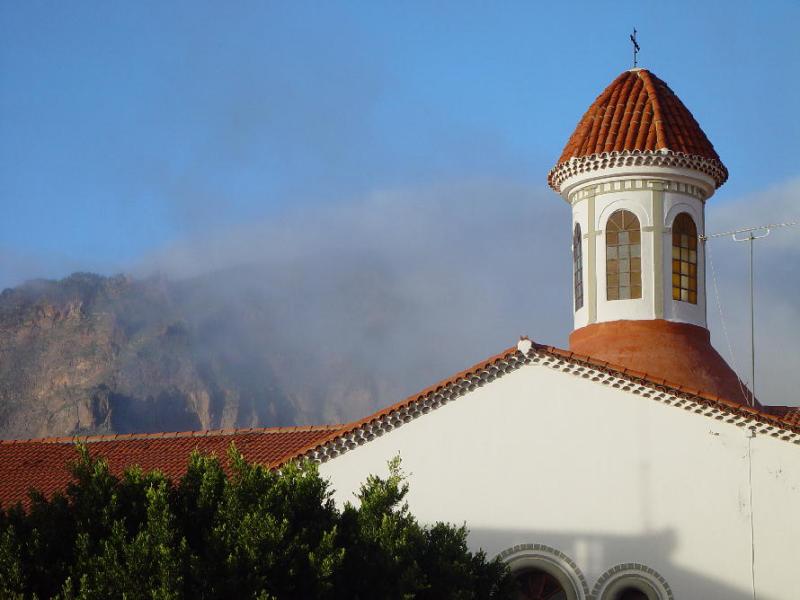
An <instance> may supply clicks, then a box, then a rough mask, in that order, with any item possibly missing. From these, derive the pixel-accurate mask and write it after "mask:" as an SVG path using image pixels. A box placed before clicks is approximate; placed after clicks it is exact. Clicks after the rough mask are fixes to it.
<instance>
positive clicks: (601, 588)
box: [591, 563, 675, 600]
mask: <svg viewBox="0 0 800 600" xmlns="http://www.w3.org/2000/svg"><path fill="white" fill-rule="evenodd" d="M636 579H644V580H645V581H647V582H648V583H649V584H650V586H651V587H653V588H654V589H655V590H656V591H657V592H658V594H659V596H661V598H659V600H675V598H674V596H673V595H672V588H670V587H669V584H668V583H667V581H666V580H665V579H664V578H663V577H662V576H661V575H660V574H659V573H658V572H657V571H655V570H654V569H651V568H650V567H648V566H647V565H642V564H639V563H623V564H619V565H617V566H615V567H612V568H610V569H609V570H608V571H606V572H605V573H603V574H602V575H601V576H600V579H598V580H597V583H595V584H594V589H592V595H591V597H592V598H593V599H594V600H609V598H607V597H606V594H605V592H606V590H607V589H608V588H609V586H611V585H612V584H614V583H617V582H620V581H624V580H630V581H631V583H634V582H635V580H636Z"/></svg>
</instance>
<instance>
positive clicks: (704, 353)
mask: <svg viewBox="0 0 800 600" xmlns="http://www.w3.org/2000/svg"><path fill="white" fill-rule="evenodd" d="M569 348H570V350H571V351H572V352H575V353H577V354H585V355H587V356H590V357H592V358H594V359H597V360H603V361H606V362H608V363H611V364H613V365H617V366H621V367H625V368H628V369H634V370H636V371H642V372H644V373H647V375H649V376H650V377H656V378H659V379H664V380H666V383H668V384H672V385H676V384H677V385H680V386H683V387H686V388H691V389H692V390H696V391H701V392H706V393H708V394H713V395H716V396H719V397H721V398H725V399H726V400H730V401H732V402H737V403H739V404H747V403H748V400H749V399H750V398H751V393H750V390H748V389H747V387H746V386H745V385H744V384H743V383H741V382H740V380H739V377H738V376H737V375H736V373H735V372H734V370H733V369H731V367H730V366H728V363H726V362H725V360H724V359H723V358H722V357H721V356H720V355H719V353H718V352H717V351H716V350H715V349H714V347H713V346H712V345H711V334H710V333H709V331H708V329H705V328H703V327H698V326H697V325H690V324H688V323H676V322H673V321H666V320H663V319H655V320H642V321H628V320H625V321H609V322H606V323H594V324H592V325H587V326H586V327H581V328H580V329H576V330H575V331H573V332H572V334H570V336H569ZM756 406H759V403H758V401H756Z"/></svg>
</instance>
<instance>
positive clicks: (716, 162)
mask: <svg viewBox="0 0 800 600" xmlns="http://www.w3.org/2000/svg"><path fill="white" fill-rule="evenodd" d="M727 177H728V171H727V169H726V168H725V166H724V165H723V164H722V161H721V160H720V158H719V155H718V154H717V152H716V151H715V150H714V146H713V145H712V144H711V142H710V141H709V140H708V138H707V137H706V135H705V133H704V132H703V131H702V129H701V128H700V125H699V124H698V123H697V121H696V120H695V119H694V117H693V116H692V114H691V113H690V112H689V110H688V109H687V108H686V106H685V105H684V104H683V102H681V100H680V99H679V98H678V97H677V96H676V95H675V93H674V92H673V91H672V90H671V89H670V88H669V86H668V85H667V84H666V83H664V82H663V81H662V80H661V79H659V78H658V77H656V75H654V74H653V73H651V72H650V71H648V70H646V69H640V68H634V69H631V70H629V71H625V72H624V73H622V74H621V75H619V76H618V77H617V78H616V79H615V80H614V81H613V82H611V84H610V85H609V86H608V87H607V88H606V89H605V90H603V92H602V93H601V94H600V95H599V96H598V97H597V99H596V100H595V101H594V102H593V103H592V105H591V106H590V107H589V109H588V110H587V111H586V113H585V114H584V115H583V118H582V119H581V120H580V122H579V123H578V126H577V128H576V129H575V132H574V133H573V134H572V136H571V137H570V139H569V141H568V142H567V145H566V147H565V148H564V151H563V153H562V154H561V157H560V158H559V160H558V163H557V164H556V166H555V167H554V168H553V169H552V170H551V171H550V173H549V175H548V183H549V184H550V187H551V188H553V189H554V190H555V191H556V192H558V193H559V194H560V195H561V197H562V198H563V199H564V200H565V201H566V202H567V203H568V204H569V205H570V207H571V209H572V250H573V252H572V254H573V265H572V266H573V306H572V308H573V315H574V329H573V332H572V334H571V335H570V349H571V350H572V351H574V352H577V353H579V354H586V355H588V356H591V357H593V358H596V359H600V360H605V361H607V362H610V363H614V364H617V365H619V366H623V367H626V368H631V369H635V370H638V371H642V372H645V373H647V374H649V375H651V376H657V377H659V378H663V379H666V380H667V381H669V382H671V383H674V384H679V385H682V386H685V387H691V388H692V389H695V390H699V391H707V392H712V393H714V394H716V395H719V396H721V397H725V398H727V399H729V400H733V401H735V402H748V401H750V399H749V398H748V394H747V391H746V389H745V388H743V386H742V385H741V383H740V381H739V379H738V377H737V376H736V374H735V373H734V372H733V370H732V369H731V368H730V367H729V366H728V365H727V363H725V361H724V360H723V359H722V357H721V356H720V355H719V354H718V353H717V352H716V350H714V348H713V347H712V346H711V343H710V334H709V332H708V329H707V323H706V273H705V252H704V247H703V243H702V241H701V236H702V235H703V233H704V232H705V203H706V201H708V200H709V199H710V198H711V196H712V195H713V194H714V192H715V190H716V189H717V188H718V187H719V186H721V185H722V184H723V183H725V181H726V179H727Z"/></svg>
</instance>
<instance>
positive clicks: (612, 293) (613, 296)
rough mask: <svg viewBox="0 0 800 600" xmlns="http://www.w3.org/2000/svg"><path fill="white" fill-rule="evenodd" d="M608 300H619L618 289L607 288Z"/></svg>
mask: <svg viewBox="0 0 800 600" xmlns="http://www.w3.org/2000/svg"><path fill="white" fill-rule="evenodd" d="M608 299H609V300H619V289H618V288H615V287H610V288H608Z"/></svg>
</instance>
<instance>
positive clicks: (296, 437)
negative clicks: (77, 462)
mask: <svg viewBox="0 0 800 600" xmlns="http://www.w3.org/2000/svg"><path fill="white" fill-rule="evenodd" d="M533 349H534V351H535V352H536V353H537V354H539V355H540V356H552V357H553V358H557V359H560V360H564V361H567V362H569V363H572V364H573V365H577V366H587V367H590V368H592V369H596V370H598V371H603V372H606V373H608V374H609V375H611V376H614V377H619V378H622V379H629V380H630V381H632V382H633V383H637V384H641V385H645V386H650V387H652V388H656V389H660V390H663V391H665V392H667V393H671V394H676V395H680V396H682V397H685V398H687V399H688V400H690V401H693V402H697V403H698V404H703V405H708V406H713V407H715V408H718V409H720V410H723V411H725V412H727V413H730V414H732V415H738V416H743V417H746V418H749V419H752V420H754V421H757V422H761V423H767V424H770V425H774V426H776V427H779V428H782V429H786V430H788V431H792V432H794V433H800V407H785V406H771V407H770V406H759V407H757V408H752V407H748V406H743V405H742V404H739V403H737V402H734V401H732V400H728V399H726V398H721V397H719V396H717V395H715V394H710V393H707V392H703V391H698V390H692V389H689V388H687V387H686V386H682V385H680V384H677V383H674V382H670V381H667V380H665V379H664V378H663V377H652V376H649V375H648V374H647V373H643V372H640V371H635V370H633V369H626V368H625V367H624V366H621V365H613V364H609V363H608V362H606V361H602V360H597V359H594V358H592V357H590V356H585V355H581V354H578V353H575V352H571V351H569V350H563V349H561V348H555V347H553V346H544V345H541V344H536V343H533ZM516 355H519V351H518V350H517V347H516V346H514V347H511V348H508V349H507V350H504V351H503V352H501V353H500V354H497V355H495V356H492V357H491V358H489V359H487V360H485V361H482V362H480V363H478V364H476V365H473V366H472V367H470V368H469V369H466V370H464V371H462V372H460V373H457V374H455V375H453V376H452V377H449V378H447V379H445V380H443V381H440V382H438V383H436V384H434V385H432V386H430V387H428V388H426V389H424V390H422V391H421V392H419V393H418V394H414V395H413V396H409V397H408V398H406V399H404V400H402V401H400V402H398V403H396V404H393V405H391V406H388V407H386V408H384V409H383V410H380V411H378V412H376V413H374V414H372V415H369V416H368V417H365V418H364V419H361V420H359V421H355V422H353V423H350V424H347V425H321V426H308V427H283V428H268V429H254V428H250V429H241V430H216V431H201V432H197V431H188V432H173V433H151V434H126V435H108V436H89V437H78V438H48V439H37V440H0V504H2V505H3V506H9V505H12V504H15V503H17V502H21V503H22V504H23V505H26V504H27V503H28V498H27V496H28V490H29V489H31V488H36V489H38V490H40V491H41V492H43V493H44V494H45V496H51V495H52V494H53V493H54V492H56V491H61V490H64V489H65V488H66V486H67V483H68V482H69V479H70V476H69V473H68V471H67V468H66V465H67V463H68V462H69V461H71V460H74V458H75V457H76V454H75V449H74V445H73V444H74V442H75V441H83V442H86V443H87V446H88V448H89V451H90V453H91V454H92V455H93V456H103V457H105V458H106V459H107V460H108V462H109V466H110V467H111V470H112V472H113V473H115V474H120V473H121V472H122V471H123V470H124V468H125V467H128V466H131V465H139V466H140V467H141V468H142V469H145V470H150V469H159V470H160V471H161V472H163V473H164V474H166V475H168V476H169V477H172V478H174V479H175V478H179V477H181V476H182V475H183V473H184V472H185V470H186V465H187V462H188V458H189V454H190V453H191V452H192V451H193V450H195V449H197V450H199V451H201V452H203V453H215V454H216V455H217V456H220V457H224V456H225V453H226V451H227V449H228V447H229V445H230V443H231V442H234V443H235V444H236V447H237V448H238V450H239V451H240V452H241V453H242V454H243V455H244V457H245V458H246V459H248V460H250V461H252V462H257V463H261V464H265V465H268V466H270V467H278V466H280V465H281V464H284V463H286V462H287V461H289V460H292V459H295V458H298V457H301V456H303V455H305V454H306V453H308V452H310V451H312V450H314V449H316V448H319V447H321V446H324V445H326V444H329V443H331V442H335V441H336V440H337V439H338V438H340V437H342V436H344V435H347V434H350V433H352V432H355V431H357V430H358V429H360V428H361V427H364V426H365V425H369V424H371V423H373V422H375V421H378V420H380V419H382V418H384V417H386V416H388V415H391V414H392V413H395V412H397V411H401V410H403V409H406V408H409V407H410V406H411V405H413V404H415V403H416V402H419V401H422V400H424V399H425V398H426V397H427V396H428V395H429V394H431V393H432V392H437V391H440V390H442V389H446V388H451V387H453V386H460V385H461V384H462V382H463V381H464V379H471V378H472V377H474V376H476V375H478V376H479V375H480V373H481V372H482V371H483V370H484V369H487V368H489V367H491V366H492V365H498V366H500V367H502V368H501V370H505V366H504V365H503V363H504V362H505V361H507V360H509V359H511V358H512V357H514V356H516Z"/></svg>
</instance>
